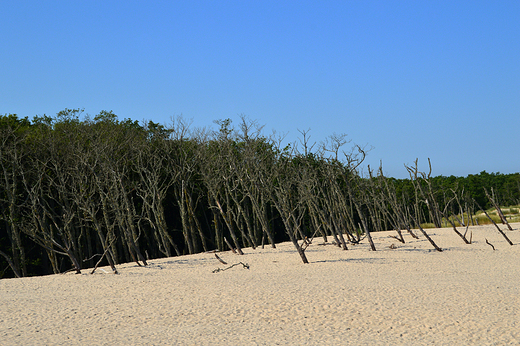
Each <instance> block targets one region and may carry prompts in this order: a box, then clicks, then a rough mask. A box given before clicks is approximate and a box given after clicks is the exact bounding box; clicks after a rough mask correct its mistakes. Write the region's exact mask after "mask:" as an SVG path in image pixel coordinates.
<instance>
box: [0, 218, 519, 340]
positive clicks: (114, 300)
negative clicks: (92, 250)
mask: <svg viewBox="0 0 520 346" xmlns="http://www.w3.org/2000/svg"><path fill="white" fill-rule="evenodd" d="M512 226H513V228H514V231H505V232H507V233H506V234H507V235H508V237H509V238H510V239H511V240H512V241H513V242H514V244H515V245H514V246H510V245H509V244H507V242H506V241H505V240H504V238H503V237H502V236H501V235H500V234H499V233H498V231H497V230H496V228H494V226H479V227H470V231H472V232H473V244H471V245H466V244H464V243H463V242H462V240H461V239H460V238H459V237H458V236H457V235H456V234H455V233H454V232H453V231H452V230H450V229H432V230H428V232H429V234H430V236H431V237H432V238H433V239H434V241H435V242H436V243H437V245H439V246H440V247H441V248H443V249H444V251H443V252H437V251H435V250H434V249H433V248H432V247H431V245H430V244H429V243H428V242H427V240H426V239H425V238H424V237H423V236H421V237H420V239H418V240H415V239H413V238H412V237H410V236H409V235H408V234H406V233H405V239H406V241H407V242H406V244H401V243H399V242H398V241H397V240H395V239H393V238H391V237H389V235H393V234H395V232H382V233H376V234H374V235H373V237H374V242H375V244H376V247H377V250H378V251H375V252H374V251H369V245H368V244H367V242H366V241H365V242H364V243H363V244H360V245H351V246H350V248H349V250H348V251H342V250H341V249H340V248H338V247H336V246H333V245H330V244H328V245H319V244H320V243H323V240H322V239H321V238H320V239H315V240H314V242H313V244H312V245H311V246H310V247H309V248H308V249H307V252H306V253H307V256H308V258H309V261H310V262H311V263H310V264H302V263H301V261H300V258H299V256H298V254H297V253H296V252H295V251H294V248H293V247H292V245H291V244H290V243H284V244H280V245H279V246H278V248H277V249H271V248H265V249H257V250H252V249H245V250H244V252H245V253H246V254H245V255H244V256H238V255H234V254H232V253H230V252H222V253H219V256H220V257H221V258H222V259H223V260H225V261H227V263H228V265H224V264H222V263H220V262H219V261H218V260H217V259H216V258H215V256H214V254H209V253H205V254H197V255H190V256H183V257H174V258H166V259H159V260H152V261H150V262H151V264H150V265H149V266H148V267H138V266H137V265H135V264H131V263H130V264H124V265H120V266H118V270H119V271H120V274H119V275H113V274H110V273H109V272H110V269H109V268H102V269H103V270H104V271H103V270H99V269H98V271H97V272H96V274H94V275H89V274H87V272H88V271H87V270H85V271H84V273H85V274H82V275H75V274H72V273H70V274H63V275H52V276H46V277H33V278H23V279H5V280H0V344H1V345H117V344H122V345H123V344H125V345H127V344H131V345H145V344H146V345H230V344H238V345H287V344H291V345H319V344H327V345H389V344H397V345H518V344H520V313H519V311H520V289H519V283H520V245H516V244H520V223H517V224H512ZM501 228H502V229H504V230H505V229H506V228H505V227H504V226H502V227H501ZM461 230H462V229H461ZM486 238H487V239H488V240H489V242H490V243H491V244H493V245H494V246H495V248H496V250H495V251H494V250H493V249H492V248H491V246H489V245H487V244H486V243H485V239H486ZM329 240H331V239H329ZM392 244H394V246H393V247H396V248H395V249H392V248H390V246H391V245H392ZM238 262H243V263H244V264H248V265H249V269H246V268H245V267H244V266H242V265H241V264H239V265H237V266H235V267H233V268H231V269H228V270H225V271H220V272H216V273H214V272H213V271H214V270H216V269H218V268H220V269H225V268H227V267H229V266H231V265H232V264H236V263H238Z"/></svg>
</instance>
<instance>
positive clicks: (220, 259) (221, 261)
mask: <svg viewBox="0 0 520 346" xmlns="http://www.w3.org/2000/svg"><path fill="white" fill-rule="evenodd" d="M215 257H216V258H217V259H218V260H219V261H220V263H222V264H227V262H224V260H223V259H222V258H220V257H218V255H217V254H215Z"/></svg>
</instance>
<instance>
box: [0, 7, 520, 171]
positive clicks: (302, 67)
mask: <svg viewBox="0 0 520 346" xmlns="http://www.w3.org/2000/svg"><path fill="white" fill-rule="evenodd" d="M519 18H520V2H519V1H499V2H496V1H268V0H264V1H254V0H251V1H147V2H145V1H96V0H89V1H72V0H68V1H57V0H53V1H3V2H2V3H1V5H0V23H1V24H0V25H1V29H0V42H1V43H0V80H1V83H0V114H5V113H16V114H18V115H20V116H29V118H32V117H33V116H34V115H42V114H47V115H55V114H56V113H57V112H59V111H60V110H63V109H64V108H84V109H85V112H86V113H89V114H91V115H95V114H97V113H99V112H100V111H101V110H113V112H114V113H115V114H117V115H118V116H119V118H120V119H123V118H131V119H134V120H152V121H154V122H158V123H163V124H167V123H168V122H169V121H170V118H171V117H172V116H178V115H182V116H183V117H184V118H186V119H193V125H192V126H194V127H202V126H207V127H216V125H215V124H214V123H213V121H214V120H217V119H226V118H231V119H232V120H233V121H234V123H235V124H237V123H238V120H239V115H240V114H244V115H246V116H248V117H249V118H251V119H255V120H257V121H258V122H259V123H260V124H262V125H265V128H264V133H265V134H266V135H269V134H270V133H271V131H272V130H273V129H274V130H276V131H277V132H278V133H286V134H287V136H286V140H287V141H294V140H296V138H297V137H298V136H299V132H298V130H308V129H310V132H309V133H310V135H311V141H316V142H320V141H323V140H325V139H326V137H327V136H329V135H332V134H334V133H336V134H340V133H346V134H348V138H349V139H350V140H352V143H356V144H359V145H362V146H363V145H368V146H372V147H373V150H372V151H371V152H370V153H369V154H368V157H367V160H366V163H367V164H370V166H371V167H374V168H375V167H378V166H379V163H380V162H381V161H382V162H383V169H384V171H385V173H386V174H387V175H389V176H393V177H398V178H403V177H407V172H406V169H405V168H404V164H412V163H413V162H414V160H415V159H416V158H418V159H419V168H420V169H422V170H427V167H428V165H427V159H428V158H431V160H432V166H433V172H432V173H433V175H446V176H449V175H456V176H466V175H468V174H477V173H479V172H481V171H483V170H486V171H487V172H501V173H513V172H519V171H520V165H519V160H518V157H519V155H518V154H519V150H520V144H519V143H520V135H519V134H520V20H519ZM352 143H351V144H352Z"/></svg>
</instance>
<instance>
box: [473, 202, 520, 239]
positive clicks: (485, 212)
mask: <svg viewBox="0 0 520 346" xmlns="http://www.w3.org/2000/svg"><path fill="white" fill-rule="evenodd" d="M474 202H475V204H476V205H477V206H478V207H479V208H480V209H481V210H482V211H483V212H484V214H486V216H487V218H488V219H489V221H491V222H492V223H493V225H495V227H496V228H497V230H498V232H499V233H500V234H502V236H503V237H504V239H505V240H506V241H507V242H508V243H509V245H513V242H512V241H511V240H510V239H509V238H508V237H507V235H506V234H505V233H504V231H502V230H501V229H500V227H498V225H497V224H496V223H495V221H493V219H492V218H491V216H489V214H488V213H487V211H485V210H484V209H483V208H482V207H481V206H480V205H479V204H478V203H477V201H475V200H474Z"/></svg>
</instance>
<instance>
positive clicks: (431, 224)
mask: <svg viewBox="0 0 520 346" xmlns="http://www.w3.org/2000/svg"><path fill="white" fill-rule="evenodd" d="M421 227H422V228H435V224H434V223H428V222H427V223H421Z"/></svg>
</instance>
